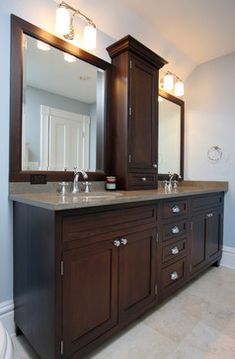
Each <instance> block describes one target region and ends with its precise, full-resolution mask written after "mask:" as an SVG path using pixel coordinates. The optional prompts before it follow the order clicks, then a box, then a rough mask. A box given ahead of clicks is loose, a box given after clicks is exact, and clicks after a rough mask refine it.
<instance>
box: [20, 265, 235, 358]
mask: <svg viewBox="0 0 235 359" xmlns="http://www.w3.org/2000/svg"><path fill="white" fill-rule="evenodd" d="M13 342H14V346H15V359H38V357H37V356H36V355H35V353H34V352H33V350H32V349H31V348H30V347H29V346H28V345H27V343H26V341H25V340H24V338H23V337H17V338H16V337H15V338H13ZM89 358H92V359H132V358H133V359H235V270H232V269H229V268H224V267H220V268H215V267H212V268H210V269H209V270H208V271H207V272H206V273H205V274H203V275H202V276H201V277H200V278H198V279H197V280H194V281H193V282H192V283H191V284H189V285H187V286H186V287H185V288H184V289H183V290H181V291H180V292H178V293H177V294H176V295H175V296H173V297H172V298H171V299H170V300H168V301H167V302H165V303H164V304H162V305H161V306H160V307H159V308H158V309H156V310H152V311H151V312H150V313H148V314H147V315H145V316H143V317H142V318H140V319H139V320H138V321H136V322H135V323H134V324H132V325H131V326H130V327H128V329H127V330H124V331H123V332H121V334H119V335H117V336H115V337H114V338H113V339H111V340H110V341H108V342H107V343H106V344H105V345H103V346H102V347H101V348H99V349H98V350H97V351H96V352H94V353H93V354H92V355H90V356H89ZM42 359H43V358H42Z"/></svg>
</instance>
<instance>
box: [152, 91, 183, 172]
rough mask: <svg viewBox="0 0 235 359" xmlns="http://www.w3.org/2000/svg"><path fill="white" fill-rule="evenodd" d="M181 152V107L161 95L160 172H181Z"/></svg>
mask: <svg viewBox="0 0 235 359" xmlns="http://www.w3.org/2000/svg"><path fill="white" fill-rule="evenodd" d="M180 152H181V107H180V106H179V105H178V104H176V103H174V102H171V101H170V100H168V99H166V98H163V97H160V96H159V153H158V172H159V173H160V174H161V173H162V174H167V173H177V174H181V173H180V172H181V163H180V161H181V153H180ZM181 175H182V174H181Z"/></svg>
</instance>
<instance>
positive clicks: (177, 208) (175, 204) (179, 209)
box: [162, 199, 188, 219]
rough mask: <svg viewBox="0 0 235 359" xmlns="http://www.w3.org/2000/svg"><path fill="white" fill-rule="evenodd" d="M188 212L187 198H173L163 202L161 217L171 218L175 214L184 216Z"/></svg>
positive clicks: (175, 215)
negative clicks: (173, 199)
mask: <svg viewBox="0 0 235 359" xmlns="http://www.w3.org/2000/svg"><path fill="white" fill-rule="evenodd" d="M187 214H188V200H187V199H184V200H175V201H169V202H165V201H164V202H163V204H162V217H163V218H164V219H167V218H173V217H177V216H186V215H187Z"/></svg>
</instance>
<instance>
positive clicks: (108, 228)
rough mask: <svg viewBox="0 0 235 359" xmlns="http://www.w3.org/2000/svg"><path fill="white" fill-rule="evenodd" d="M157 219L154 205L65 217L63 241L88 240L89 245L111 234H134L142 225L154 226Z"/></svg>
mask: <svg viewBox="0 0 235 359" xmlns="http://www.w3.org/2000/svg"><path fill="white" fill-rule="evenodd" d="M156 217H157V211H156V206H152V205H151V206H138V207H136V208H128V209H118V210H112V211H111V210H108V211H104V212H99V213H92V214H90V213H89V214H80V215H74V216H68V217H64V218H63V241H76V240H82V239H86V244H89V243H91V242H95V241H97V240H103V239H107V238H109V237H110V233H120V231H122V233H123V232H126V233H128V232H134V231H136V227H137V226H141V225H144V226H147V225H152V226H153V225H155V223H156V219H157V218H156ZM89 238H90V239H91V240H90V241H89ZM97 238H98V239H97Z"/></svg>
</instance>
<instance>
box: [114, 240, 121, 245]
mask: <svg viewBox="0 0 235 359" xmlns="http://www.w3.org/2000/svg"><path fill="white" fill-rule="evenodd" d="M113 245H114V246H115V247H120V245H121V242H120V241H118V240H117V239H115V241H113Z"/></svg>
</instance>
